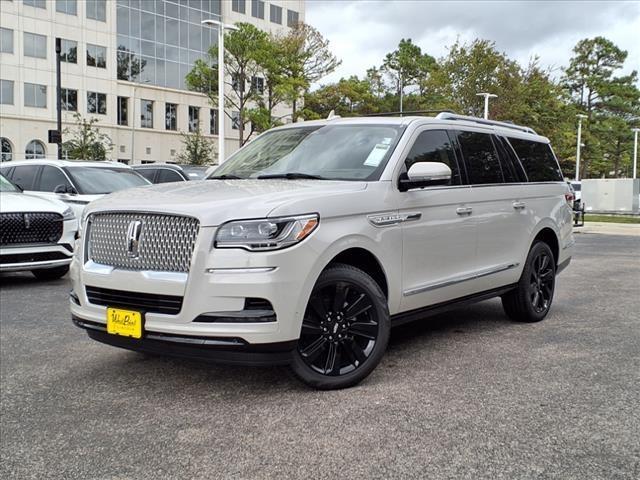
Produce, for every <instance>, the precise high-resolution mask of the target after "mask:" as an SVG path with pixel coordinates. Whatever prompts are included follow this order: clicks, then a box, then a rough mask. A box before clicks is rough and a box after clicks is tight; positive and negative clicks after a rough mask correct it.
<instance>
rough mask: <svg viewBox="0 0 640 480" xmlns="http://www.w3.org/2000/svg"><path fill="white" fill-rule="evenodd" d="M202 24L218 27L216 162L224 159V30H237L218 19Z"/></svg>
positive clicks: (205, 21)
mask: <svg viewBox="0 0 640 480" xmlns="http://www.w3.org/2000/svg"><path fill="white" fill-rule="evenodd" d="M201 23H202V25H215V26H217V27H218V163H219V164H221V163H222V162H224V160H225V155H224V30H225V29H227V30H237V28H236V27H234V26H233V25H226V24H224V23H222V22H221V21H219V20H213V19H207V20H202V22H201Z"/></svg>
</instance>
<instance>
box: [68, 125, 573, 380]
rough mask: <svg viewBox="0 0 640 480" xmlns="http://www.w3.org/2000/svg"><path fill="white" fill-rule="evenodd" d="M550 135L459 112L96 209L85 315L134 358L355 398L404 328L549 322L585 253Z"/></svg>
mask: <svg viewBox="0 0 640 480" xmlns="http://www.w3.org/2000/svg"><path fill="white" fill-rule="evenodd" d="M568 188H569V187H568V185H567V184H566V183H565V182H564V181H563V177H562V174H561V171H560V167H559V165H558V162H557V160H556V158H555V156H554V154H553V151H552V150H551V148H550V145H549V140H548V139H546V138H544V137H542V136H539V135H537V134H535V132H534V131H533V130H531V129H530V128H527V127H519V126H517V125H511V124H508V123H500V122H492V121H486V120H482V119H476V118H471V117H463V116H458V115H452V114H440V115H438V116H437V117H436V118H425V117H405V118H350V119H332V120H324V121H313V122H305V123H302V124H300V123H296V124H291V125H287V126H284V127H280V128H276V129H273V130H270V131H268V132H266V133H264V134H262V135H260V136H259V137H258V138H256V139H255V140H254V141H252V142H251V143H249V144H247V145H246V146H245V147H243V148H242V149H240V150H239V151H238V152H236V153H235V154H234V155H233V156H232V157H231V158H230V159H229V160H227V162H225V163H224V164H222V165H221V166H220V167H219V168H218V169H217V170H215V172H214V173H213V174H212V175H211V176H210V177H209V179H208V180H205V181H204V182H193V183H191V182H187V183H180V184H164V185H156V186H153V187H150V188H144V189H133V190H129V191H127V192H122V193H115V194H113V195H110V196H109V197H106V198H104V199H101V200H98V201H96V202H94V203H92V204H91V205H90V206H89V207H88V208H87V211H86V214H85V215H86V217H85V219H84V221H83V232H84V233H83V236H82V238H81V241H80V242H79V244H78V249H77V252H76V255H75V256H74V261H73V263H72V267H71V271H72V273H71V277H72V282H73V291H72V294H71V301H70V307H71V313H72V317H73V320H74V322H75V323H76V325H78V326H80V327H82V328H84V329H86V331H87V332H88V334H89V336H90V337H91V338H93V339H95V340H98V341H100V342H104V343H107V344H111V345H114V346H118V347H123V348H128V349H133V350H139V351H149V352H156V353H161V354H168V355H169V354H170V355H184V356H188V357H192V358H210V359H216V360H220V361H226V362H230V363H243V364H249V365H256V364H265V363H266V364H289V365H290V366H291V368H292V369H293V371H294V372H295V374H296V375H297V376H298V377H299V378H300V379H302V380H303V381H304V382H306V383H307V384H309V385H311V386H314V387H316V388H322V389H330V388H342V387H348V386H351V385H354V384H356V383H358V382H359V381H361V380H362V379H363V378H365V377H366V376H367V375H369V373H371V371H372V370H373V369H374V368H375V366H376V365H377V364H378V362H379V361H380V359H381V358H382V356H383V354H384V351H385V349H386V346H387V341H388V339H389V331H390V327H391V326H393V325H398V324H401V323H404V322H407V321H410V320H415V319H420V318H423V317H425V316H427V315H428V314H430V313H434V312H441V311H442V310H443V309H445V308H451V307H454V306H456V305H461V304H468V303H470V302H473V301H478V300H483V299H487V298H490V297H495V296H501V297H502V303H503V305H504V309H505V311H506V313H507V315H508V316H509V317H510V318H512V319H514V320H516V321H523V322H535V321H539V320H542V319H543V318H544V317H545V316H546V315H547V313H548V312H549V309H550V307H551V303H552V300H553V294H554V288H555V278H556V274H557V273H558V272H560V271H561V270H562V269H563V268H565V267H566V266H567V265H568V264H569V262H570V260H571V255H572V249H573V236H572V210H571V206H570V205H569V204H568V203H567V200H566V197H565V195H567V194H568V192H569V189H568Z"/></svg>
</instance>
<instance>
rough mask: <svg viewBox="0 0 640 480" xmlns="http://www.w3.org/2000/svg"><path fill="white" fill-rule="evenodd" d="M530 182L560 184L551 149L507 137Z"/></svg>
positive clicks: (560, 177)
mask: <svg viewBox="0 0 640 480" xmlns="http://www.w3.org/2000/svg"><path fill="white" fill-rule="evenodd" d="M509 143H511V145H512V146H513V149H514V150H515V151H516V153H517V154H518V157H519V158H520V162H522V166H523V167H524V171H525V172H527V177H529V181H530V182H561V181H562V179H563V178H562V172H561V171H560V166H559V165H558V161H557V160H556V157H555V156H554V155H553V152H552V151H551V147H550V146H549V145H548V144H546V143H542V142H534V141H531V140H522V139H520V138H513V137H509Z"/></svg>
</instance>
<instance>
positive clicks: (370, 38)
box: [306, 0, 640, 83]
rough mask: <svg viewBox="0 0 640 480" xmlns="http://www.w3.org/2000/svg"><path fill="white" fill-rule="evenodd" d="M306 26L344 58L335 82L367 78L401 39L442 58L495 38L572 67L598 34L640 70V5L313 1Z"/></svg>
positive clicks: (510, 51)
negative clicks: (462, 45)
mask: <svg viewBox="0 0 640 480" xmlns="http://www.w3.org/2000/svg"><path fill="white" fill-rule="evenodd" d="M306 21H307V23H309V24H311V25H313V26H314V27H316V28H317V29H319V30H320V32H321V33H322V34H323V35H324V36H325V37H327V38H328V39H329V41H330V42H331V46H332V49H333V51H334V52H335V54H336V55H337V56H338V58H340V59H341V60H342V65H341V66H340V67H339V69H338V70H337V71H336V72H335V73H333V74H332V75H330V76H327V77H325V78H324V79H323V80H322V81H321V83H329V82H332V81H336V80H338V79H339V78H340V77H346V76H349V75H358V76H360V77H362V76H364V74H365V72H366V69H367V68H369V67H371V66H374V65H380V64H381V63H382V59H383V58H384V55H385V54H386V53H388V52H390V51H392V50H394V49H395V48H396V46H397V45H398V42H399V41H400V39H401V38H411V39H412V40H413V41H414V43H417V44H418V45H419V46H420V47H421V48H422V51H423V52H426V53H429V54H430V55H433V56H435V57H436V58H437V57H440V56H442V55H445V54H446V53H447V47H448V46H450V45H451V44H452V43H454V42H455V41H456V38H460V40H462V41H471V40H473V39H474V38H476V37H480V38H485V39H489V40H493V41H495V42H496V46H497V48H498V49H499V50H500V51H504V52H506V53H507V55H509V57H511V58H514V59H516V60H518V61H519V62H521V63H523V64H526V63H528V60H529V58H530V57H532V56H533V55H536V54H537V55H538V56H539V57H540V60H541V63H542V64H543V65H544V66H548V67H552V68H555V69H556V71H557V72H559V69H560V67H563V66H566V65H567V63H568V60H569V58H570V57H571V49H572V48H573V46H574V45H575V44H576V43H577V42H578V40H580V39H582V38H587V37H594V36H597V35H601V36H604V37H606V38H608V39H610V40H611V41H613V42H614V43H615V44H616V45H618V46H619V47H620V48H622V49H624V50H627V51H628V52H629V56H628V57H627V61H626V64H625V65H626V68H625V70H626V72H627V73H628V72H630V71H631V70H633V69H635V70H640V1H637V0H636V1H629V2H618V1H592V2H588V1H551V0H550V1H528V2H527V1H428V0H307V2H306Z"/></svg>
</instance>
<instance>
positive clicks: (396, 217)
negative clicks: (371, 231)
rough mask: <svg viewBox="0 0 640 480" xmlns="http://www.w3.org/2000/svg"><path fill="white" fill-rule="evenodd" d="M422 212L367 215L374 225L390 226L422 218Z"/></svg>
mask: <svg viewBox="0 0 640 480" xmlns="http://www.w3.org/2000/svg"><path fill="white" fill-rule="evenodd" d="M421 218H422V213H420V212H410V213H375V214H373V215H367V220H369V223H370V224H371V225H373V226H374V227H388V226H390V225H398V224H399V223H403V222H413V221H416V220H420V219H421Z"/></svg>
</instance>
